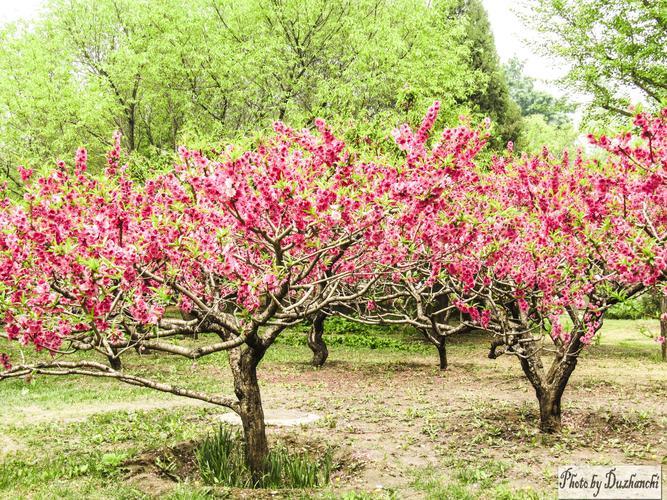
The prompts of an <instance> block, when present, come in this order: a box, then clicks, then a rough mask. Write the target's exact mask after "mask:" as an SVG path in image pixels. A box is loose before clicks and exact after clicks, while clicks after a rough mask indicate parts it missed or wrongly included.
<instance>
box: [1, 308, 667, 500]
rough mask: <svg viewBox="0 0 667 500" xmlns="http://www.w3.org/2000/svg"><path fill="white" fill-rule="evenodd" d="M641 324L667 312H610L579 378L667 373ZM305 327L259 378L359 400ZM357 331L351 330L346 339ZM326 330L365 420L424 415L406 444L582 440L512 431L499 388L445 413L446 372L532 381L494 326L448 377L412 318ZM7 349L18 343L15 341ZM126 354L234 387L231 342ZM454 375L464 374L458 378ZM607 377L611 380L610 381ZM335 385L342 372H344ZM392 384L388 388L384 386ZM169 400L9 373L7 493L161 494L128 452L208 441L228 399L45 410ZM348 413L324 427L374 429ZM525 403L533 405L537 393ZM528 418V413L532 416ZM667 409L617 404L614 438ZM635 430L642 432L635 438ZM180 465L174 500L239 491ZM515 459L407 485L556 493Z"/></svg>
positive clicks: (446, 471) (183, 376) (584, 382)
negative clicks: (135, 469)
mask: <svg viewBox="0 0 667 500" xmlns="http://www.w3.org/2000/svg"><path fill="white" fill-rule="evenodd" d="M640 325H645V326H646V327H647V328H649V329H653V331H656V330H657V328H658V323H657V322H656V321H653V322H651V321H643V320H642V321H630V320H607V321H606V322H605V326H604V327H603V330H602V335H601V337H600V342H599V345H592V346H591V347H590V348H588V349H587V351H586V352H585V355H584V358H585V359H583V360H582V363H581V364H580V367H578V368H577V371H576V372H575V376H574V377H573V384H572V387H573V388H576V389H577V390H584V391H586V390H589V389H590V390H591V391H593V392H595V391H597V390H598V388H600V387H602V388H605V387H606V385H604V384H612V385H611V386H610V387H613V388H614V390H616V389H617V388H618V389H619V390H621V388H623V390H627V391H628V400H629V399H630V398H631V397H632V394H633V392H634V393H637V392H636V391H637V389H636V388H635V384H637V383H643V384H650V383H653V381H659V380H663V381H664V375H665V371H664V366H665V364H663V363H661V362H660V359H659V356H660V349H659V346H658V344H657V343H655V342H654V341H653V340H651V339H649V338H646V337H645V336H643V335H642V334H641V333H640V332H639V326H640ZM348 328H349V330H348ZM305 332H306V328H300V329H294V330H292V331H290V332H288V334H287V335H286V336H285V338H284V339H283V341H281V342H279V343H277V344H276V345H275V346H273V347H272V348H271V349H269V350H268V351H267V354H266V356H265V359H264V360H263V361H262V363H261V365H260V370H259V378H260V383H261V384H262V386H263V390H266V392H271V390H278V389H279V394H281V395H282V396H284V397H285V398H287V400H288V403H289V404H292V405H296V406H299V405H301V406H299V407H302V408H306V409H308V411H317V412H319V413H321V414H322V415H327V416H328V415H329V413H330V412H332V411H335V410H334V409H335V408H337V407H342V408H343V409H344V408H345V405H347V404H351V403H348V401H347V400H345V399H327V397H326V396H322V394H325V395H326V390H325V389H323V388H322V389H321V388H320V386H319V385H318V384H319V383H320V382H319V381H318V380H319V378H320V376H322V377H324V376H325V375H327V373H328V372H327V367H325V368H324V369H323V370H322V371H319V370H315V369H313V368H311V367H310V366H309V364H308V361H309V359H310V356H311V353H310V351H309V349H308V348H307V347H306V346H305V345H304V344H305ZM348 337H349V339H351V340H345V339H346V338H348ZM294 339H296V340H294ZM333 339H339V340H333ZM359 339H363V340H359ZM381 339H384V340H381ZM325 340H327V341H328V342H329V346H330V354H331V355H330V365H331V368H332V369H334V372H335V373H336V374H339V375H340V377H346V380H347V382H345V383H347V384H348V387H350V390H355V391H357V393H356V395H358V397H359V399H358V400H355V402H354V404H355V407H354V409H350V410H349V411H353V412H355V413H357V414H360V413H363V412H364V411H367V412H368V415H367V416H366V417H365V418H366V419H367V421H369V422H373V421H375V420H377V421H378V422H381V421H382V418H394V419H398V420H400V421H401V422H403V421H404V424H405V425H410V426H413V427H415V431H414V433H413V434H411V435H410V436H409V438H406V439H405V440H404V444H406V446H408V447H409V445H410V442H411V441H410V440H413V439H419V436H422V437H423V438H424V439H428V440H430V441H429V442H430V443H432V446H433V448H432V449H431V450H430V453H431V454H432V455H433V456H439V455H438V453H439V452H438V449H439V448H438V446H441V438H442V437H443V436H447V434H452V433H454V434H453V435H454V436H456V433H457V432H460V431H461V430H464V431H467V432H470V433H471V434H470V435H468V436H466V437H465V438H462V439H461V440H460V441H461V442H460V443H459V442H456V443H454V445H448V446H451V447H450V448H447V450H449V451H448V453H453V454H456V453H459V452H465V453H468V452H470V453H472V451H475V450H479V449H481V447H484V446H491V447H501V448H504V447H518V448H516V450H517V451H516V452H517V453H522V452H525V451H526V450H540V449H546V450H548V451H549V453H551V451H550V450H552V449H553V450H555V451H554V453H556V452H558V453H562V449H567V447H568V446H570V445H569V444H568V442H569V441H572V442H573V439H574V438H573V437H572V435H569V434H567V433H566V434H565V435H564V436H563V440H564V441H563V443H564V444H561V443H560V442H556V443H555V444H554V443H552V442H551V441H549V440H546V441H545V440H540V439H537V437H536V436H535V434H534V432H533V431H534V429H533V427H532V426H531V424H526V423H524V422H523V421H521V422H522V423H521V425H522V426H523V425H525V426H526V428H525V429H524V427H521V426H518V425H519V424H516V425H517V426H518V427H516V428H517V429H518V431H517V432H516V433H514V434H513V435H512V436H508V435H507V434H506V433H505V431H504V429H505V428H504V427H503V425H502V419H498V420H496V419H493V420H490V419H489V418H487V417H488V416H487V415H486V413H485V412H487V411H494V412H496V413H498V412H506V413H507V415H514V414H517V411H518V410H517V405H516V404H515V403H513V402H508V403H506V404H505V403H502V404H501V403H495V404H487V403H484V402H482V401H486V400H482V399H480V403H479V404H480V405H481V406H480V409H479V412H482V413H481V416H480V417H478V416H477V413H476V411H477V410H475V407H474V404H477V402H471V403H470V405H471V408H468V409H466V410H465V411H466V413H464V414H463V415H464V417H463V419H464V421H463V422H461V425H462V426H463V427H461V428H460V429H459V428H458V427H457V425H459V420H456V419H454V417H452V419H451V420H447V419H446V417H447V413H446V412H447V411H448V400H447V388H448V387H455V386H448V385H447V384H457V382H456V378H457V377H461V378H462V379H464V380H470V379H472V380H478V379H479V377H487V378H483V380H488V381H493V382H492V383H496V382H497V383H504V384H510V385H516V387H517V389H518V390H525V391H528V392H529V391H530V389H529V388H528V387H527V384H526V382H525V380H524V379H523V377H522V375H521V373H520V370H519V369H518V363H516V361H515V360H513V359H509V358H508V359H506V357H503V358H502V359H500V360H497V361H491V360H488V359H486V353H487V350H488V340H489V338H488V337H487V336H485V335H483V334H479V333H475V334H471V335H463V336H459V337H452V338H451V339H450V341H449V342H448V349H449V358H450V361H451V362H452V364H453V367H452V370H451V371H450V372H448V373H447V374H444V375H441V374H440V373H439V372H438V370H437V368H436V361H437V354H436V351H435V349H434V348H433V347H432V346H431V345H429V344H426V343H424V342H423V340H422V339H421V337H420V336H419V335H417V334H416V333H415V332H414V331H411V330H410V329H400V328H397V329H391V331H389V332H388V333H387V334H384V333H383V330H382V329H379V328H365V327H363V326H359V325H350V324H346V323H345V322H342V323H341V322H333V324H332V326H331V330H330V332H329V333H327V334H326V335H325ZM184 343H185V341H184ZM11 349H12V352H11V354H12V356H13V357H14V359H20V356H21V353H20V352H19V349H18V346H17V345H16V344H12V346H11ZM1 350H5V349H4V346H3V349H1ZM25 356H26V357H27V359H28V360H31V359H35V358H36V357H43V356H44V355H42V354H40V355H35V354H33V353H32V352H31V351H29V350H26V352H25ZM81 357H84V356H83V355H81ZM125 365H126V368H127V369H128V371H131V372H132V373H140V374H144V375H146V376H150V377H152V378H155V379H157V380H164V381H170V382H174V383H179V384H183V385H187V386H188V387H193V388H196V389H200V390H206V391H210V392H216V393H221V392H222V393H226V394H232V393H233V387H232V383H231V376H230V374H229V369H228V366H227V356H226V354H225V353H221V354H216V355H212V356H209V357H207V358H204V359H202V360H199V361H197V362H194V363H193V362H192V361H189V360H185V359H181V358H179V357H176V356H165V355H153V354H149V355H146V356H144V357H142V358H140V357H139V356H138V355H137V354H136V353H131V354H130V356H129V357H128V358H127V360H126V361H125ZM413 373H414V374H415V375H413ZM639 374H641V375H639ZM420 377H422V378H423V379H424V380H425V381H429V383H431V384H439V385H438V387H441V389H440V391H441V394H442V400H427V399H425V396H424V399H423V400H422V399H420V398H421V396H420V393H419V391H420V389H419V387H420V386H419V383H420ZM452 377H454V381H450V379H451V378H452ZM466 377H467V378H466ZM623 377H626V378H627V380H624V379H623ZM411 378H414V380H415V384H416V385H415V386H412V388H410V387H402V386H400V385H399V386H396V385H394V382H393V381H394V380H411ZM603 382H604V384H603V385H600V384H602V383H603ZM329 383H336V380H334V381H333V382H331V381H330V382H329ZM341 383H343V382H342V381H341ZM617 384H621V385H617ZM622 384H626V385H622ZM662 385H664V384H662ZM415 387H416V388H415ZM657 387H658V385H656V388H657ZM276 388H278V389H276ZM369 388H372V390H370V389H369ZM459 389H460V387H459ZM471 389H475V390H478V391H479V392H480V393H479V394H478V396H479V397H480V398H481V397H482V396H486V393H485V392H484V391H485V389H484V388H483V387H474V388H471ZM383 390H384V391H385V392H382V391H383ZM569 390H570V389H569ZM642 390H643V389H642ZM409 391H413V392H414V393H413V392H409ZM640 392H641V390H640ZM637 394H638V393H637ZM401 395H403V396H401ZM387 396H397V397H405V398H408V397H411V398H413V399H412V400H411V402H410V403H409V405H407V406H405V407H403V408H401V409H400V412H398V413H395V414H394V413H391V411H390V409H387V410H386V411H387V415H388V417H385V415H384V414H382V412H381V410H382V406H380V407H379V408H380V410H378V409H377V408H378V407H372V406H371V404H372V403H373V404H374V403H375V402H376V400H379V401H382V398H384V397H387ZM363 398H365V399H363ZM167 399H173V400H175V399H176V398H174V397H173V396H170V395H164V394H161V393H157V392H154V391H149V390H146V389H141V388H135V387H131V386H127V385H124V384H122V383H119V382H114V381H106V380H99V379H91V378H82V377H70V378H57V377H35V378H34V379H33V380H32V381H29V382H28V381H24V380H10V381H5V382H2V383H0V400H1V401H2V407H1V409H0V440H1V439H10V440H11V441H13V442H15V443H16V444H17V447H16V448H17V449H16V450H14V451H12V452H10V453H8V454H7V455H5V456H1V455H0V499H4V498H12V499H14V498H19V499H20V498H36V499H47V498H54V497H58V498H72V499H74V498H76V499H79V498H113V499H144V498H149V497H150V492H151V491H152V492H153V495H155V494H156V493H155V492H156V491H158V490H156V489H155V488H157V486H155V487H153V486H151V485H148V486H147V485H145V484H142V483H141V482H140V481H139V482H135V481H131V480H128V478H130V477H134V476H133V475H132V474H130V472H129V471H128V465H127V464H128V463H131V462H133V461H137V460H139V461H141V460H143V458H142V457H144V456H146V455H147V454H148V455H150V456H151V457H153V458H155V457H156V456H161V455H160V453H162V452H163V451H164V450H165V449H167V448H169V447H172V446H174V445H176V444H178V443H188V442H201V441H202V440H203V439H204V438H205V436H206V435H207V434H209V433H210V432H211V430H212V429H215V428H216V425H217V418H216V417H217V415H219V414H220V413H221V412H222V411H223V410H221V409H217V408H209V407H191V406H190V407H174V408H169V409H156V410H151V411H118V410H114V409H113V408H111V411H108V412H105V413H99V414H94V415H87V416H86V415H84V417H82V419H81V421H71V419H68V420H66V421H64V422H57V421H56V422H46V421H45V419H46V418H41V417H42V415H41V414H40V412H41V413H44V414H49V413H51V412H69V413H68V415H70V416H74V417H76V412H77V411H78V409H79V408H81V409H85V408H86V407H87V406H89V405H96V406H98V407H99V410H100V411H104V410H105V407H107V406H109V407H110V406H111V405H113V404H115V403H122V402H135V403H138V404H139V403H143V402H146V401H164V400H167ZM571 404H575V401H574V400H572V399H570V393H569V392H568V393H567V398H566V405H571ZM576 404H578V405H585V404H586V400H585V399H582V400H580V401H577V402H576ZM373 408H375V409H373ZM521 408H522V407H521ZM521 408H519V409H521ZM568 409H569V408H568ZM341 411H342V410H339V414H337V415H336V416H333V415H332V416H331V417H327V419H325V420H324V421H323V423H322V427H321V428H322V429H326V432H328V433H329V434H331V435H332V436H336V438H337V439H340V440H342V441H346V442H347V440H348V438H350V436H352V437H356V436H359V435H363V433H364V432H365V429H363V428H360V429H351V428H349V427H348V426H347V425H346V424H345V420H344V418H342V417H340V412H341ZM656 411H657V410H656ZM526 412H533V413H534V406H533V405H532V403H531V404H530V405H529V407H527V409H526ZM26 415H37V416H39V417H40V418H37V419H35V420H34V421H33V420H31V419H30V418H29V417H26ZM503 415H505V413H503ZM519 417H520V418H523V417H522V415H519ZM603 417H604V415H603ZM612 417H614V418H612ZM503 418H504V417H503ZM660 418H662V419H663V420H664V418H663V417H661V416H660V414H658V413H656V415H655V418H654V417H653V416H651V414H647V415H644V413H641V412H640V413H636V414H635V413H628V412H626V413H625V414H619V415H618V416H617V417H616V416H614V415H612V416H611V417H610V419H608V420H604V418H602V420H601V424H600V425H604V426H605V428H606V429H609V432H612V433H615V434H614V436H617V437H614V439H620V438H618V436H621V437H622V435H623V434H628V435H630V433H631V431H636V432H644V431H645V426H646V425H648V423H650V424H651V425H655V422H656V421H659V419H660ZM619 419H620V420H619ZM480 422H481V423H480ZM619 422H620V424H623V425H620V424H619ZM464 424H465V425H464ZM477 424H479V425H477ZM476 425H477V426H476ZM619 425H620V427H619ZM522 429H524V430H522ZM642 429H644V430H642ZM519 431H521V432H523V433H524V434H525V435H524V434H521V432H519ZM298 432H300V433H301V434H302V435H308V433H309V431H308V430H301V431H298ZM591 432H593V431H591ZM517 436H518V438H517ZM510 438H512V439H520V440H521V441H520V442H518V444H517V441H512V440H510ZM387 439H391V438H390V437H388V438H387ZM397 439H399V438H397ZM609 439H612V438H609ZM628 439H630V440H632V439H633V438H632V436H630V437H628ZM567 440H569V441H567ZM399 441H400V439H399ZM586 441H587V440H582V441H581V442H579V441H577V442H576V446H577V447H579V449H581V448H582V447H584V446H586ZM588 441H592V439H589V440H588ZM596 443H597V444H596V445H595V446H599V447H600V449H602V447H604V446H606V447H610V446H611V445H610V444H607V441H603V442H602V441H600V440H599V439H598V441H596ZM0 444H2V441H0ZM612 444H613V446H614V447H616V448H619V449H622V450H624V451H623V453H624V454H625V455H624V456H625V457H628V458H627V459H628V460H631V461H632V460H636V459H638V458H637V457H639V458H641V457H642V456H644V455H641V453H647V454H646V456H650V453H649V452H643V451H642V450H641V449H639V448H638V446H639V445H637V446H634V445H632V443H630V442H628V443H623V442H621V443H619V444H614V443H612ZM350 446H351V447H352V448H353V449H355V451H356V452H359V453H362V454H363V453H364V452H365V450H364V448H363V446H362V445H355V444H351V445H350ZM358 446H362V447H358ZM595 456H596V457H597V455H595ZM600 457H602V458H599V460H606V458H605V456H603V455H600ZM597 459H598V458H596V460H597ZM616 459H617V458H616ZM153 461H154V462H155V460H153ZM170 466H171V465H170V463H167V462H162V463H161V465H160V467H163V468H164V471H162V472H163V474H162V472H160V471H159V470H158V472H160V474H162V476H164V477H163V478H162V480H163V481H164V484H162V485H161V487H164V488H166V489H165V490H164V491H161V492H160V494H159V496H160V497H161V498H172V499H200V498H211V496H216V497H225V496H227V497H234V495H235V494H234V493H233V492H230V491H228V490H226V489H224V488H223V489H221V488H220V487H219V485H215V486H208V485H206V484H204V482H203V481H202V480H201V478H199V477H196V474H195V476H193V478H192V479H191V481H192V482H188V483H178V482H173V481H172V480H171V479H169V478H168V476H169V473H170V471H169V467H170ZM515 467H516V464H515V463H513V462H511V461H509V462H504V461H502V460H499V461H495V460H492V459H483V460H477V461H471V460H466V461H461V462H456V461H451V460H449V461H448V460H444V462H443V466H442V468H441V467H435V468H434V467H417V468H412V469H410V471H409V473H410V477H411V479H410V480H408V481H407V483H409V486H410V488H412V489H413V490H414V491H418V492H420V493H421V494H423V495H425V496H427V497H428V498H453V499H458V498H461V499H465V498H480V497H483V498H497V499H511V498H512V499H513V498H518V499H534V498H550V496H549V494H550V493H549V492H547V493H545V491H544V490H533V489H530V488H528V487H524V486H523V485H519V486H517V485H516V484H514V483H511V482H508V481H506V478H508V477H511V476H513V475H516V474H517V473H516V471H515V470H514V468H515ZM407 483H406V484H407ZM355 486H358V485H355ZM373 487H374V485H373V484H369V485H363V487H362V488H357V489H358V490H359V491H350V492H345V491H343V492H339V491H338V490H337V489H336V488H335V487H334V486H332V485H329V486H327V487H326V488H325V489H324V490H323V491H322V492H320V493H318V495H320V496H321V497H322V498H346V499H349V500H356V499H359V500H361V499H371V498H378V499H379V498H389V499H393V498H400V497H401V495H400V493H397V492H394V491H393V490H386V491H371V490H372V489H373ZM309 495H310V494H309V493H306V492H304V498H308V497H309ZM294 497H295V498H298V495H296V494H294Z"/></svg>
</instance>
